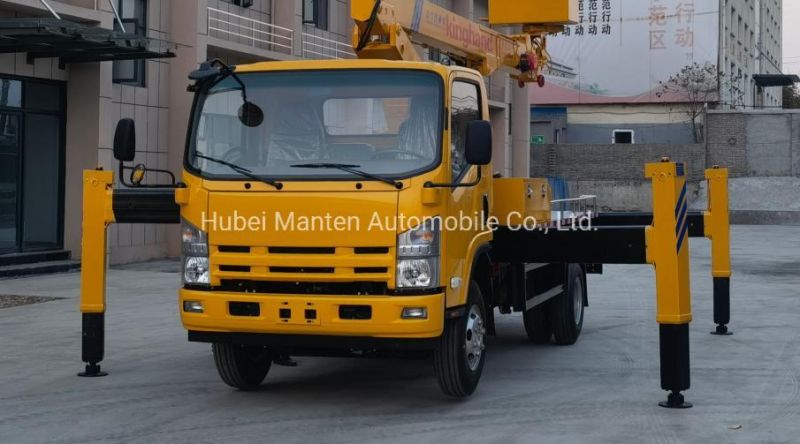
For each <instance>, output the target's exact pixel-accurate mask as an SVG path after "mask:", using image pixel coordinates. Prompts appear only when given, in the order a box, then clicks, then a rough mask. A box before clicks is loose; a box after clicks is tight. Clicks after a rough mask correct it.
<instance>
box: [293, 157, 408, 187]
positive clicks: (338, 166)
mask: <svg viewBox="0 0 800 444" xmlns="http://www.w3.org/2000/svg"><path fill="white" fill-rule="evenodd" d="M291 167H292V168H317V169H329V170H340V171H344V172H346V173H350V174H354V175H356V176H359V177H363V178H365V179H370V180H376V181H378V182H383V183H385V184H389V185H391V186H393V187H395V188H397V189H398V190H402V189H403V182H398V181H396V180H392V179H388V178H386V177H381V176H377V175H375V174H370V173H368V172H366V171H361V170H359V169H357V168H361V165H348V164H346V163H301V164H297V165H292V166H291Z"/></svg>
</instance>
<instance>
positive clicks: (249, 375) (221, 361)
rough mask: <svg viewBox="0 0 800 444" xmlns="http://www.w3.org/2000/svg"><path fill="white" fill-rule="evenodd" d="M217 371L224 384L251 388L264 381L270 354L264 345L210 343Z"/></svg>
mask: <svg viewBox="0 0 800 444" xmlns="http://www.w3.org/2000/svg"><path fill="white" fill-rule="evenodd" d="M211 351H212V352H213V354H214V364H216V366H217V373H219V377H220V378H222V381H223V382H224V383H225V384H228V385H229V386H231V387H234V388H237V389H239V390H253V389H255V388H256V387H258V386H259V385H261V382H263V381H264V378H265V377H266V376H267V372H269V368H270V366H271V365H272V356H271V354H270V353H269V351H268V350H267V349H266V348H264V347H250V346H245V345H238V344H222V343H216V344H211Z"/></svg>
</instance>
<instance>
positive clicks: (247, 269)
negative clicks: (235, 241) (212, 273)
mask: <svg viewBox="0 0 800 444" xmlns="http://www.w3.org/2000/svg"><path fill="white" fill-rule="evenodd" d="M219 271H232V272H235V273H249V272H250V267H248V266H246V265H220V266H219Z"/></svg>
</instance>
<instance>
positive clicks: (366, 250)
mask: <svg viewBox="0 0 800 444" xmlns="http://www.w3.org/2000/svg"><path fill="white" fill-rule="evenodd" d="M354 251H355V253H356V254H387V253H389V247H357V248H354Z"/></svg>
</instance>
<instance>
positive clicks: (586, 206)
mask: <svg viewBox="0 0 800 444" xmlns="http://www.w3.org/2000/svg"><path fill="white" fill-rule="evenodd" d="M550 210H551V217H550V219H551V220H553V221H561V222H564V221H575V220H577V219H580V218H589V219H594V218H595V217H597V196H591V195H584V196H581V197H575V198H572V199H556V200H552V201H550Z"/></svg>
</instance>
